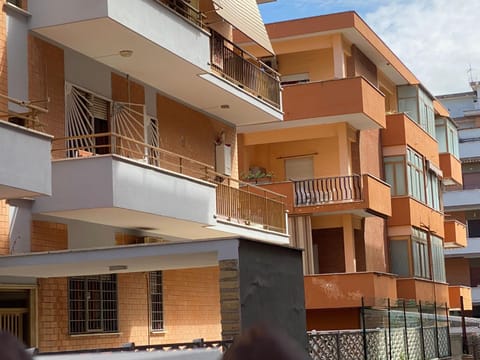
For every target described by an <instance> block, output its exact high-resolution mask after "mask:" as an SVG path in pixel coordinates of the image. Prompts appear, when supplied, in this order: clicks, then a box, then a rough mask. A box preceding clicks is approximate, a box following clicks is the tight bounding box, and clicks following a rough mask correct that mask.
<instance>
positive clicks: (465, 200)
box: [443, 189, 480, 211]
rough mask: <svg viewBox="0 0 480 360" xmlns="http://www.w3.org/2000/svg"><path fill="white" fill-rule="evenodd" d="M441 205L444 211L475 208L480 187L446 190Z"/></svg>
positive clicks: (477, 204) (479, 199)
mask: <svg viewBox="0 0 480 360" xmlns="http://www.w3.org/2000/svg"><path fill="white" fill-rule="evenodd" d="M443 205H444V207H445V211H463V210H476V209H478V208H479V206H480V189H466V190H455V191H446V192H444V193H443Z"/></svg>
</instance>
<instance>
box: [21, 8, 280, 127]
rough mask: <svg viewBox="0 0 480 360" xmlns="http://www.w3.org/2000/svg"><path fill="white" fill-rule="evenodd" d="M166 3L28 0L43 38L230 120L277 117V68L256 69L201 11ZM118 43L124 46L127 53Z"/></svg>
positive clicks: (271, 119)
mask: <svg viewBox="0 0 480 360" xmlns="http://www.w3.org/2000/svg"><path fill="white" fill-rule="evenodd" d="M171 3H172V2H171V1H169V2H168V5H166V4H165V1H163V0H158V1H156V0H142V1H130V0H117V1H109V0H83V1H80V2H79V1H78V0H44V1H42V2H41V4H40V3H38V2H35V1H33V2H31V3H30V4H29V11H30V13H31V14H32V16H31V18H30V20H31V21H30V22H29V25H30V29H31V30H32V31H33V32H34V33H36V34H38V35H40V36H41V37H42V38H44V39H46V40H47V41H52V42H54V43H55V44H59V45H61V46H64V47H67V48H71V49H73V50H75V51H77V52H79V53H81V54H83V55H85V56H87V57H89V58H91V59H95V61H98V62H100V63H103V64H105V65H107V66H109V67H110V68H112V69H115V70H117V71H119V72H121V73H124V74H129V75H130V76H131V77H132V78H134V79H137V80H140V81H141V82H144V83H145V84H148V85H150V86H152V87H153V88H155V89H158V90H159V91H160V92H162V93H165V94H168V95H169V96H171V97H173V98H176V99H179V100H180V101H182V102H184V103H186V104H189V105H190V106H192V107H194V108H196V109H200V110H202V111H205V112H207V113H209V114H210V115H212V116H215V117H218V118H221V119H224V120H226V121H228V122H230V123H232V124H235V125H247V124H251V123H252V122H255V123H271V122H277V121H281V120H282V119H283V115H282V112H281V111H280V103H279V102H278V100H277V99H278V98H279V86H278V79H276V78H275V76H276V75H272V74H269V73H268V72H269V71H270V70H268V69H266V68H265V71H262V69H261V68H260V66H261V65H260V63H259V62H258V60H256V59H255V61H252V59H249V58H248V57H247V56H245V53H241V52H238V51H237V49H238V48H236V47H231V46H230V45H228V44H226V43H225V41H224V40H223V39H220V40H219V38H218V37H217V36H211V34H210V33H209V31H207V30H206V29H205V28H204V26H203V25H204V24H203V16H202V14H200V13H199V12H198V11H196V10H195V8H193V7H192V6H190V5H188V3H187V2H183V1H176V2H175V5H174V6H170V4H171ZM51 9H55V11H52V10H51ZM202 26H203V27H202ZM98 34H102V36H98ZM122 50H128V51H127V53H126V54H127V56H123V54H125V52H122ZM220 70H221V71H220ZM85 76H91V74H85Z"/></svg>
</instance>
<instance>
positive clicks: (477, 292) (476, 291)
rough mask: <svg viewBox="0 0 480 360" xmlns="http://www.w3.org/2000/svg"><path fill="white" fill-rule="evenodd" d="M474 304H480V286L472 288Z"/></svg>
mask: <svg viewBox="0 0 480 360" xmlns="http://www.w3.org/2000/svg"><path fill="white" fill-rule="evenodd" d="M471 290H472V303H474V304H480V286H476V287H472V288H471Z"/></svg>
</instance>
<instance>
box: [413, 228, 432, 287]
mask: <svg viewBox="0 0 480 360" xmlns="http://www.w3.org/2000/svg"><path fill="white" fill-rule="evenodd" d="M412 257H413V275H414V276H416V277H421V278H426V279H429V278H430V264H429V257H430V256H429V252H428V242H427V233H426V232H425V231H422V230H419V229H415V228H414V229H413V235H412Z"/></svg>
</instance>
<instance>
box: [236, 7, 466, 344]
mask: <svg viewBox="0 0 480 360" xmlns="http://www.w3.org/2000/svg"><path fill="white" fill-rule="evenodd" d="M267 31H268V33H269V35H270V38H271V41H272V45H273V48H274V51H275V54H276V57H274V58H268V54H266V52H265V51H263V50H262V49H260V48H259V47H258V46H256V45H255V44H254V43H252V42H251V41H248V40H247V39H246V38H245V37H244V36H242V35H241V34H239V35H238V38H239V41H243V42H242V46H245V47H246V48H247V49H248V50H249V51H250V52H251V53H253V54H255V55H256V56H260V57H262V56H265V58H264V60H265V61H267V62H268V63H269V64H270V65H271V66H272V67H274V68H275V69H276V70H278V71H279V72H280V73H281V75H282V82H283V91H282V97H283V110H284V114H285V118H284V121H283V122H270V123H265V124H258V125H257V124H256V125H242V126H240V127H239V137H238V138H239V141H238V143H239V169H240V173H241V174H246V177H247V178H255V177H259V176H255V174H257V175H258V174H264V175H268V176H264V177H263V178H262V179H257V180H258V183H262V185H261V186H262V187H264V188H266V189H269V190H272V191H276V192H280V193H283V194H284V195H285V196H287V208H288V211H289V229H290V232H291V244H292V245H293V246H298V247H300V248H303V249H304V256H303V261H304V273H305V280H304V283H305V299H306V308H307V327H308V329H316V330H331V329H359V328H361V327H362V320H361V316H360V315H361V307H362V301H363V303H364V305H365V306H367V307H374V308H375V307H377V308H384V309H386V308H387V306H388V304H387V301H386V299H387V298H388V299H391V304H396V300H397V299H407V300H414V301H415V303H416V304H417V310H416V311H418V305H420V303H423V308H424V310H425V309H426V308H427V307H428V306H431V307H432V308H433V305H432V304H433V303H436V305H437V306H438V307H443V308H445V305H446V304H447V303H448V302H449V286H448V284H447V283H446V281H445V280H446V279H445V266H444V257H443V247H444V244H445V245H447V244H451V245H452V246H458V245H461V244H463V243H464V241H465V232H464V233H463V234H462V233H461V229H459V231H457V232H454V233H453V234H451V232H450V230H448V232H447V230H446V229H450V228H449V225H448V224H447V222H445V219H444V215H443V208H442V201H441V196H442V191H441V189H442V182H443V184H456V185H457V186H460V185H461V184H462V178H461V173H460V171H459V169H460V162H459V160H458V156H456V154H455V151H454V150H453V149H451V148H446V149H444V148H445V146H444V143H445V142H446V141H447V140H446V139H445V138H444V136H447V132H442V131H441V129H440V126H447V127H448V126H449V125H448V124H449V119H448V112H447V110H446V109H445V108H444V107H443V106H442V105H441V104H440V103H439V102H438V101H437V100H436V99H435V98H434V97H433V96H432V95H431V94H430V93H429V92H428V90H427V89H425V87H424V86H423V85H422V84H421V83H420V82H419V81H418V79H417V78H416V77H415V75H414V74H412V73H411V72H410V70H408V69H407V68H406V67H405V66H404V65H403V63H402V62H401V61H400V60H399V59H398V58H397V57H396V55H395V54H394V53H393V52H392V51H391V50H390V49H389V48H388V47H387V46H386V45H385V44H384V43H383V42H382V40H381V39H380V38H379V37H378V36H377V35H376V34H375V33H374V32H373V31H372V30H371V29H370V28H369V27H368V25H367V24H366V23H365V22H364V21H363V20H362V19H361V18H360V17H359V16H358V15H357V14H356V13H355V12H345V13H338V14H332V15H325V16H318V17H312V18H305V19H299V20H291V21H285V22H279V23H274V24H269V25H267ZM435 121H437V122H438V127H437V131H436V123H435ZM442 122H443V123H442ZM440 123H442V124H446V123H447V125H441V124H440ZM436 135H438V136H439V139H438V141H437V140H436V138H435V137H436ZM449 135H450V134H449ZM455 135H456V134H455V133H454V134H453V136H455ZM450 140H452V141H453V143H455V139H454V138H452V139H450V138H449V140H448V144H450ZM439 143H440V145H439ZM454 225H455V226H457V223H455V224H454ZM458 227H460V228H461V225H458ZM457 290H458V289H456V288H452V290H451V291H452V293H451V294H452V304H451V305H453V307H456V306H457V303H458V301H459V300H458V299H459V296H455V292H456V291H457ZM466 291H468V290H466ZM453 302H455V304H453ZM395 306H398V305H395ZM392 307H393V305H392ZM420 308H421V306H420ZM429 311H430V310H429ZM431 311H434V310H431ZM443 311H445V310H443ZM380 318H381V317H380ZM384 319H385V320H382V321H385V322H383V323H381V324H380V323H379V324H378V326H385V324H386V321H387V319H386V316H385V318H384ZM388 321H390V320H388ZM418 326H420V325H418ZM374 327H377V325H375V326H374ZM445 334H446V332H445V333H444V335H445ZM445 336H446V335H445ZM402 341H403V340H402Z"/></svg>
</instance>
